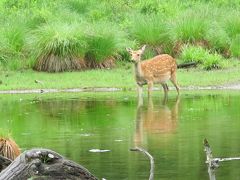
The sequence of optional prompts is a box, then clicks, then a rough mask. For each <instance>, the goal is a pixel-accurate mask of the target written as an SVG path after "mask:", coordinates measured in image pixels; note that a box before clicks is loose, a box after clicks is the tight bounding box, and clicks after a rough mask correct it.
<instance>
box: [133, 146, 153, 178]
mask: <svg viewBox="0 0 240 180" xmlns="http://www.w3.org/2000/svg"><path fill="white" fill-rule="evenodd" d="M130 151H139V152H142V153H144V154H145V155H147V156H148V158H149V159H150V167H151V168H150V176H149V180H153V179H154V159H153V157H152V156H151V154H149V153H148V152H147V151H146V150H145V149H142V148H139V147H136V148H132V149H130Z"/></svg>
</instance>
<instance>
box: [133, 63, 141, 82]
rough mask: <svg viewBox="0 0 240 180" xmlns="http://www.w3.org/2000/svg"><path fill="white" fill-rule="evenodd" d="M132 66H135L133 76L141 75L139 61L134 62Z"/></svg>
mask: <svg viewBox="0 0 240 180" xmlns="http://www.w3.org/2000/svg"><path fill="white" fill-rule="evenodd" d="M134 68H135V76H136V77H137V78H139V77H142V76H143V73H142V66H141V62H137V63H135V64H134Z"/></svg>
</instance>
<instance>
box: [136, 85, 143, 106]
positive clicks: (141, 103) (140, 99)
mask: <svg viewBox="0 0 240 180" xmlns="http://www.w3.org/2000/svg"><path fill="white" fill-rule="evenodd" d="M137 91H138V106H141V105H143V97H142V94H143V87H142V85H139V84H138V85H137Z"/></svg>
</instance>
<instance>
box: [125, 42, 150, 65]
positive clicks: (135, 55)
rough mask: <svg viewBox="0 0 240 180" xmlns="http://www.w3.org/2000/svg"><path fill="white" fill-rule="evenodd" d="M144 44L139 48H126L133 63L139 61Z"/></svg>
mask: <svg viewBox="0 0 240 180" xmlns="http://www.w3.org/2000/svg"><path fill="white" fill-rule="evenodd" d="M145 47H146V45H144V46H143V47H142V48H141V49H139V50H136V51H134V50H132V49H131V48H126V50H127V51H128V52H129V54H130V56H131V60H132V61H133V62H135V63H138V62H140V61H141V56H142V54H143V52H144V50H145Z"/></svg>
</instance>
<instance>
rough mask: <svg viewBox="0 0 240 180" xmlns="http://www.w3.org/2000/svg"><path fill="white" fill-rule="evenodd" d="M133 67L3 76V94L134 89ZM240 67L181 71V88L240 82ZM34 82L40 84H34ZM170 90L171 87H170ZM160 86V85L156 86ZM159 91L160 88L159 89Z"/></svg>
mask: <svg viewBox="0 0 240 180" xmlns="http://www.w3.org/2000/svg"><path fill="white" fill-rule="evenodd" d="M130 66H131V65H130V64H126V65H125V66H123V65H122V66H121V67H119V68H114V69H110V70H88V71H82V72H65V73H54V74H52V73H44V72H35V71H32V70H27V71H24V72H15V71H9V72H1V74H0V80H1V85H0V90H15V89H49V88H56V89H66V88H84V87H116V88H123V89H126V90H127V89H135V88H136V85H135V81H134V77H133V70H132V68H130ZM239 67H240V64H239V62H237V63H236V65H235V67H233V68H230V69H223V70H215V71H207V72H206V71H203V70H201V69H190V70H183V69H180V70H178V74H177V78H178V82H179V84H180V86H181V87H188V86H219V85H224V84H229V83H235V82H239V77H240V72H239ZM35 80H38V81H41V82H42V84H41V83H35ZM168 84H169V85H170V86H172V84H171V83H170V82H169V83H168ZM156 86H157V85H156ZM158 87H159V86H158Z"/></svg>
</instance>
